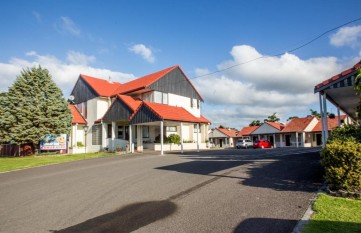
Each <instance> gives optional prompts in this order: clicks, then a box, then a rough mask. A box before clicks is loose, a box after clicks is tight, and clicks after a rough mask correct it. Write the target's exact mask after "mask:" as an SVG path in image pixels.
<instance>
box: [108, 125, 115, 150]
mask: <svg viewBox="0 0 361 233" xmlns="http://www.w3.org/2000/svg"><path fill="white" fill-rule="evenodd" d="M115 128H116V123H115V121H112V143H111V145H112V150H115V133H116V129H115ZM109 149H110V148H109Z"/></svg>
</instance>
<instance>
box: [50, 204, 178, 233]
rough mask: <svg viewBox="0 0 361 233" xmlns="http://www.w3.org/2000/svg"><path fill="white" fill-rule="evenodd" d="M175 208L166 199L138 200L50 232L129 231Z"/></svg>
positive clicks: (161, 216)
mask: <svg viewBox="0 0 361 233" xmlns="http://www.w3.org/2000/svg"><path fill="white" fill-rule="evenodd" d="M176 209H177V206H176V204H174V203H173V202H171V201H167V200H165V201H150V202H140V203H135V204H131V205H127V206H124V207H123V208H121V209H119V210H116V211H114V212H111V213H108V214H104V215H101V216H98V217H95V218H93V219H89V220H87V221H85V222H82V223H79V224H77V225H74V226H71V227H68V228H65V229H62V230H57V231H51V232H60V233H73V232H74V233H75V232H76V233H78V232H84V233H85V232H86V233H91V232H94V233H97V232H119V233H123V232H131V231H135V230H137V229H139V228H141V227H143V226H145V225H148V224H150V223H152V222H155V221H157V220H160V219H163V218H166V217H167V216H170V215H172V214H173V213H174V212H175V211H176Z"/></svg>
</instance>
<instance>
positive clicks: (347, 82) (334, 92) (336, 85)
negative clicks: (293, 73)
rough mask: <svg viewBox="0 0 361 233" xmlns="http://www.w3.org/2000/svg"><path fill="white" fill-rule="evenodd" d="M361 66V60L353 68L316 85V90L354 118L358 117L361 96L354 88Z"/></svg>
mask: <svg viewBox="0 0 361 233" xmlns="http://www.w3.org/2000/svg"><path fill="white" fill-rule="evenodd" d="M360 67H361V61H360V62H358V63H357V64H355V65H354V66H353V67H352V68H350V69H348V70H345V71H343V72H341V73H340V74H337V75H335V76H333V77H332V78H330V79H327V80H325V81H323V82H322V83H320V84H318V85H316V86H315V90H314V91H315V93H319V94H320V95H323V96H324V98H326V99H327V100H328V101H330V102H331V103H332V104H334V105H335V106H336V107H338V108H339V109H340V110H341V111H343V112H344V113H345V114H346V115H348V116H349V117H351V118H352V119H353V120H356V119H357V116H356V109H357V106H358V105H359V103H360V98H359V96H358V95H357V93H356V92H355V90H354V84H355V77H356V75H357V70H358V68H360Z"/></svg>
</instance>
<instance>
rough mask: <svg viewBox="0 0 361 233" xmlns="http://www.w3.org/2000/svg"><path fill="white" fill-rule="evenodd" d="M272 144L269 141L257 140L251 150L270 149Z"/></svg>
mask: <svg viewBox="0 0 361 233" xmlns="http://www.w3.org/2000/svg"><path fill="white" fill-rule="evenodd" d="M271 147H272V144H271V142H270V141H267V140H257V141H255V142H254V143H253V148H254V149H256V148H262V149H263V148H271Z"/></svg>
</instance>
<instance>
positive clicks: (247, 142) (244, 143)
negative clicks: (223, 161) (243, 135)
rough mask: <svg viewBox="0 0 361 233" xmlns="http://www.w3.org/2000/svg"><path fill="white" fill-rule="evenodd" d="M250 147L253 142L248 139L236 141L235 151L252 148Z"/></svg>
mask: <svg viewBox="0 0 361 233" xmlns="http://www.w3.org/2000/svg"><path fill="white" fill-rule="evenodd" d="M252 146H253V142H252V141H251V140H249V139H238V141H237V143H236V148H237V149H241V148H248V147H252Z"/></svg>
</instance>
